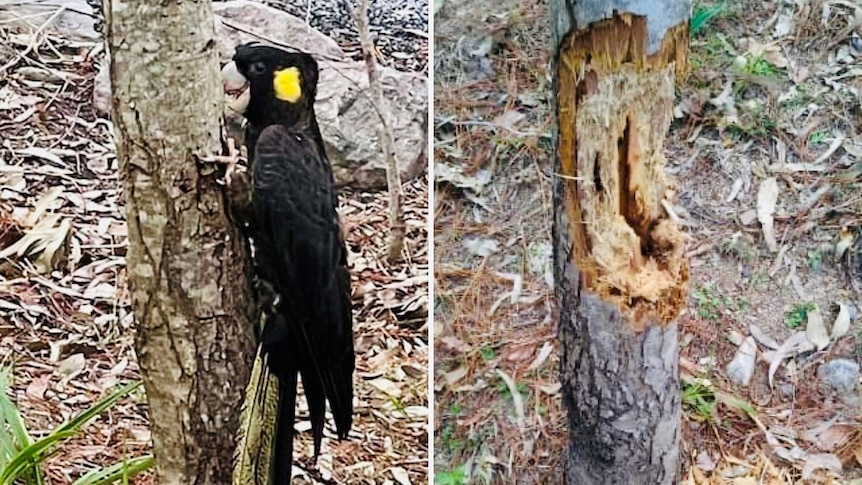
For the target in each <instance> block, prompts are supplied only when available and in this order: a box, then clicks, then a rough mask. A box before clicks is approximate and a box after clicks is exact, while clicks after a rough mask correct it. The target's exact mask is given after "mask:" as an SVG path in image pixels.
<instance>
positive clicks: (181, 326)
mask: <svg viewBox="0 0 862 485" xmlns="http://www.w3.org/2000/svg"><path fill="white" fill-rule="evenodd" d="M105 14H106V17H107V21H108V32H107V37H108V46H109V52H110V53H111V55H112V60H111V85H112V87H113V92H112V99H111V101H112V105H113V121H114V124H115V127H116V135H117V151H118V159H119V162H120V170H121V174H122V179H123V183H124V185H123V188H124V192H125V196H126V199H125V200H126V218H127V220H128V226H129V252H128V256H127V271H128V275H129V283H130V287H131V294H132V306H133V308H134V315H135V321H136V330H137V333H136V340H135V348H136V352H137V357H138V363H139V364H140V367H141V372H142V374H143V379H144V385H145V387H146V391H147V399H148V403H149V418H150V428H151V430H152V436H153V448H154V452H155V457H156V475H157V480H158V481H159V483H163V484H172V485H173V484H228V483H230V479H231V469H232V464H233V453H234V438H235V436H236V428H237V424H238V422H239V413H240V406H241V404H242V402H243V392H244V389H245V386H246V382H247V380H248V376H249V371H250V368H251V362H252V358H253V356H254V345H253V333H252V323H251V321H252V315H253V313H252V312H253V310H254V304H253V297H252V293H251V291H250V286H249V285H248V283H247V281H248V279H247V277H246V275H247V274H248V273H247V271H248V269H249V267H250V266H249V264H248V261H249V260H248V254H247V249H246V243H245V240H244V239H243V238H242V236H241V235H240V233H239V231H238V230H237V229H236V228H235V227H234V226H233V225H232V224H231V223H230V222H229V220H228V218H227V216H226V211H225V199H224V195H223V193H222V189H221V187H220V186H219V185H217V184H216V179H217V176H218V174H217V173H216V170H215V167H213V166H212V165H208V164H205V163H202V162H200V161H198V156H205V155H207V154H214V153H216V152H217V151H218V150H219V149H220V147H221V145H220V119H221V114H222V111H221V109H222V108H221V106H222V88H221V77H220V75H219V66H218V54H217V50H216V42H215V39H214V25H213V16H212V10H211V5H210V2H191V1H178V2H149V1H146V0H111V1H110V2H107V3H106V6H105ZM238 262H239V263H240V264H237V263H238ZM243 262H244V263H245V264H242V263H243Z"/></svg>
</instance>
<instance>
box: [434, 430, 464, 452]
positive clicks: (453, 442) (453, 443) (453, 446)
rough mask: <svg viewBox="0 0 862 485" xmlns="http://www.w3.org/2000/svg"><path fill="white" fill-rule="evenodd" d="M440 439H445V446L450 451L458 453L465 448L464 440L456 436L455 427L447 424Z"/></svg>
mask: <svg viewBox="0 0 862 485" xmlns="http://www.w3.org/2000/svg"><path fill="white" fill-rule="evenodd" d="M440 439H441V440H442V441H443V446H444V447H445V448H446V449H447V450H448V451H449V453H457V452H459V451H461V450H462V449H464V442H463V441H461V440H460V439H458V438H456V437H455V427H454V426H452V425H451V424H447V425H446V426H445V427H444V428H443V432H442V433H440Z"/></svg>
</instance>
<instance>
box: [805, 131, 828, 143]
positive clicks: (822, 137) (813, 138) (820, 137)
mask: <svg viewBox="0 0 862 485" xmlns="http://www.w3.org/2000/svg"><path fill="white" fill-rule="evenodd" d="M828 134H829V133H828V132H827V131H826V130H817V131H815V132H814V133H811V134H810V135H808V144H809V145H822V144H823V143H825V142H826V135H828Z"/></svg>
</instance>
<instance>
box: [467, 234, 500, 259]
mask: <svg viewBox="0 0 862 485" xmlns="http://www.w3.org/2000/svg"><path fill="white" fill-rule="evenodd" d="M463 244H464V247H465V248H467V251H470V252H471V253H472V254H474V255H476V256H480V257H483V258H484V257H487V256H490V255H492V254H494V253H496V252H497V250H498V249H499V248H500V243H498V242H497V241H495V240H493V239H484V238H469V239H465V240H464V242H463Z"/></svg>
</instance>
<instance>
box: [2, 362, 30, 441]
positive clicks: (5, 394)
mask: <svg viewBox="0 0 862 485" xmlns="http://www.w3.org/2000/svg"><path fill="white" fill-rule="evenodd" d="M11 382H12V368H11V367H5V368H3V369H0V418H2V419H0V423H4V424H6V425H8V426H9V428H11V430H12V438H13V439H14V440H15V441H16V442H17V447H16V448H15V451H17V450H18V449H19V448H24V447H27V446H30V445H32V444H33V438H32V437H31V436H30V433H29V432H27V425H26V424H25V423H24V418H23V416H21V413H20V412H19V411H18V408H17V407H16V406H15V403H14V402H12V399H10V398H9V389H10V388H11V385H10V383H11Z"/></svg>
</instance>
